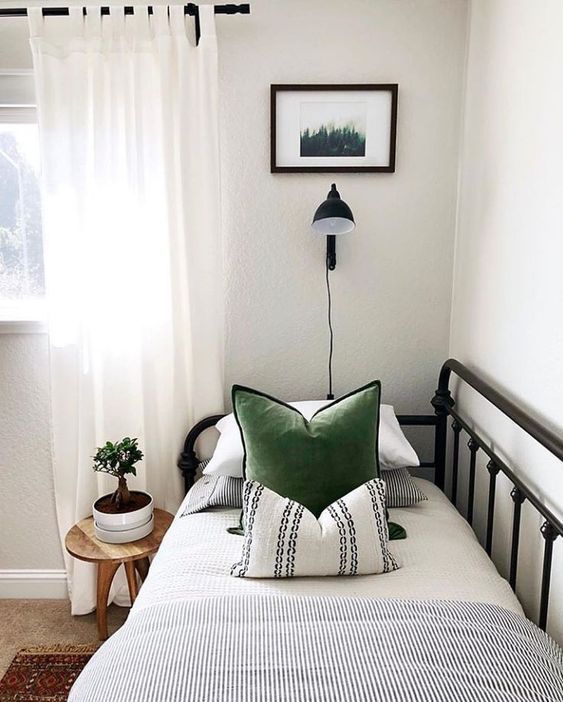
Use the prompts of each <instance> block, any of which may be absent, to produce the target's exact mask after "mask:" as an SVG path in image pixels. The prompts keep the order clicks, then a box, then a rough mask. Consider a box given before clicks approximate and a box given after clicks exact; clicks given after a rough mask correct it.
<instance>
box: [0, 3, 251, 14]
mask: <svg viewBox="0 0 563 702" xmlns="http://www.w3.org/2000/svg"><path fill="white" fill-rule="evenodd" d="M213 7H214V8H215V14H216V15H249V14H250V4H249V3H244V4H242V5H214V6H213ZM68 9H69V8H68V7H43V8H42V12H43V17H63V16H65V15H68V13H69V12H68ZM96 9H97V8H96ZM110 9H111V8H110V7H100V12H101V14H102V15H109V13H110ZM123 9H124V12H125V14H126V15H133V14H134V13H135V10H136V9H137V10H142V9H144V8H143V7H142V6H139V5H137V6H135V7H133V6H131V5H129V6H127V7H125V8H123ZM147 9H148V12H149V15H152V13H153V12H152V5H149V6H148V8H147ZM82 13H83V14H84V15H85V14H86V8H85V7H83V8H82ZM184 14H185V15H192V16H196V15H197V14H199V6H198V5H196V4H195V3H193V2H190V3H188V4H187V5H184ZM0 17H27V8H26V7H12V8H0Z"/></svg>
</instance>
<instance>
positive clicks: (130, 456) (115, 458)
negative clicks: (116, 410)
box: [93, 436, 143, 509]
mask: <svg viewBox="0 0 563 702" xmlns="http://www.w3.org/2000/svg"><path fill="white" fill-rule="evenodd" d="M137 442H138V439H130V438H129V437H128V436H126V437H125V438H124V439H122V440H121V441H118V442H116V443H115V444H112V442H111V441H108V442H106V445H105V446H101V447H100V448H98V449H96V453H95V455H94V456H93V459H94V466H93V467H94V470H96V471H100V472H102V473H109V474H110V475H114V476H115V477H116V478H117V479H118V481H119V483H118V486H117V490H116V491H115V492H114V493H113V495H112V496H111V501H112V502H115V504H116V506H117V509H120V508H121V507H123V506H125V505H128V504H129V500H130V495H129V488H128V487H127V479H126V478H125V475H126V474H127V473H132V474H133V475H137V469H136V468H135V463H138V462H139V461H140V460H142V458H143V452H142V451H141V449H140V448H139V447H138V445H137Z"/></svg>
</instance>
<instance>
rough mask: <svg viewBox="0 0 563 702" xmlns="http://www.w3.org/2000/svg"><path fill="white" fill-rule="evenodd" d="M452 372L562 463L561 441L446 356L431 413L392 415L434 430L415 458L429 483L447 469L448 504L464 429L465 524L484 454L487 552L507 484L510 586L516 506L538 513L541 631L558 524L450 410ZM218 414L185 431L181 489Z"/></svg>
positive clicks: (190, 479) (561, 530)
mask: <svg viewBox="0 0 563 702" xmlns="http://www.w3.org/2000/svg"><path fill="white" fill-rule="evenodd" d="M452 373H454V374H455V375H456V376H457V377H458V378H459V379H460V380H461V381H463V382H464V383H467V384H468V385H470V386H471V387H472V388H473V389H474V390H475V391H476V392H477V393H478V394H479V395H480V396H481V397H484V398H485V399H486V400H488V401H489V402H490V403H491V404H492V405H493V406H494V407H496V408H497V409H498V410H500V411H501V412H502V413H503V414H504V415H505V416H506V417H508V418H509V419H510V420H511V421H513V422H514V423H515V424H516V425H517V426H519V427H520V428H521V429H522V430H523V431H524V432H525V433H526V434H528V435H529V436H531V437H532V438H533V439H535V440H536V441H537V442H538V443H539V444H541V445H542V446H543V447H544V448H546V449H547V450H548V451H549V452H550V453H552V454H553V455H554V456H555V457H556V458H557V459H558V460H559V461H561V462H562V464H563V439H561V437H559V436H557V434H555V433H554V432H552V431H551V430H550V429H549V428H548V427H546V426H545V425H543V424H542V423H541V422H539V421H538V420H537V419H535V418H534V417H532V416H531V415H530V414H528V413H527V412H525V411H524V410H523V409H522V408H521V407H518V405H516V404H514V402H512V401H511V400H509V399H508V398H507V397H505V396H504V395H503V394H502V393H501V392H499V391H498V390H497V389H495V388H494V387H493V386H492V385H490V384H489V383H488V382H486V381H485V380H483V378H481V377H480V376H479V375H477V374H476V373H474V372H473V371H471V370H469V368H467V367H466V366H464V365H463V364H462V363H460V362H459V361H456V360H455V359H453V358H451V359H449V360H447V361H446V362H445V363H444V365H443V366H442V369H441V371H440V376H439V380H438V389H437V390H436V392H435V394H434V397H433V398H432V400H431V404H432V407H433V408H434V414H427V415H426V414H424V415H398V420H399V423H400V424H401V425H402V426H427V427H430V428H431V429H432V430H433V431H434V456H433V457H432V460H430V461H424V462H421V466H422V467H425V468H434V482H435V483H436V485H437V486H438V487H439V488H440V489H442V490H444V488H445V485H446V468H447V467H449V468H450V470H449V471H448V472H449V475H448V481H447V482H448V488H449V490H448V492H449V494H450V499H451V501H452V502H453V504H454V505H455V506H456V507H457V505H458V494H457V493H458V467H459V442H460V438H461V437H460V435H461V433H462V432H465V434H467V436H468V437H469V440H468V444H467V445H468V447H469V453H470V463H469V478H468V479H469V484H468V491H467V505H466V515H467V521H468V522H469V524H472V523H473V514H474V503H475V474H476V467H477V454H478V452H479V451H483V453H484V454H485V455H486V456H487V458H488V463H487V471H488V473H489V490H488V507H487V521H486V538H485V549H486V551H487V553H488V554H489V555H491V549H492V543H493V526H494V512H495V489H496V480H497V476H498V474H499V473H504V475H505V476H506V477H507V478H508V479H509V481H510V482H511V483H512V485H513V488H512V492H511V493H510V495H511V497H512V500H513V502H514V509H513V517H512V543H511V555H510V574H509V582H510V585H511V587H512V588H513V589H514V588H515V587H516V575H517V569H518V546H519V538H520V516H521V509H522V504H523V503H524V501H526V500H528V502H529V503H530V504H531V505H532V506H533V507H534V508H535V509H536V510H537V511H538V512H539V513H540V514H541V516H542V518H543V523H542V526H541V534H542V536H543V538H544V554H543V567H542V576H541V578H542V580H541V595H540V611H539V622H538V623H539V626H540V627H541V628H542V629H545V626H546V623H547V611H548V605H549V587H550V580H551V564H552V556H553V543H554V541H555V539H556V538H557V537H558V536H563V523H562V522H561V521H560V520H559V518H558V517H557V516H556V515H555V514H553V512H552V511H551V510H550V509H549V508H548V507H546V506H545V505H544V504H542V501H541V500H540V498H539V497H538V495H537V494H536V493H535V492H534V490H533V488H531V487H530V486H528V485H527V484H526V482H525V480H524V479H523V478H521V477H519V476H517V475H515V474H514V472H513V471H512V470H511V468H510V467H509V466H508V465H507V464H506V462H505V461H503V460H502V458H500V456H498V455H497V454H496V453H495V451H494V450H493V449H492V448H491V447H490V446H489V445H488V443H487V442H486V441H484V440H483V439H482V438H481V437H480V436H479V435H478V434H477V433H476V432H475V430H474V429H472V428H471V426H470V425H469V423H468V420H467V419H464V418H463V417H461V416H460V415H459V413H458V412H457V410H456V409H455V401H454V398H453V396H452V393H451V391H450V387H449V385H450V378H451V375H452ZM223 416H224V415H221V414H218V415H214V416H211V417H206V418H205V419H202V420H201V421H199V422H198V423H197V424H196V425H195V426H194V427H193V428H192V429H191V430H190V431H189V433H188V435H187V436H186V440H185V442H184V448H183V451H182V453H181V454H180V458H179V461H178V467H179V468H180V470H181V471H182V474H183V476H184V483H185V488H186V492H187V491H188V490H189V489H190V487H191V486H192V485H193V483H194V480H195V476H196V471H197V468H198V466H199V463H200V460H199V458H198V457H197V455H196V451H195V443H196V440H197V439H198V437H199V436H200V435H201V434H202V432H204V431H205V430H206V429H209V428H211V427H214V426H215V425H216V424H217V422H218V421H219V420H220V419H221V418H222V417H223ZM448 427H449V428H450V430H451V432H452V435H453V441H452V457H451V463H450V464H448V461H447V455H446V452H447V445H448V440H447V438H448V437H447V434H448Z"/></svg>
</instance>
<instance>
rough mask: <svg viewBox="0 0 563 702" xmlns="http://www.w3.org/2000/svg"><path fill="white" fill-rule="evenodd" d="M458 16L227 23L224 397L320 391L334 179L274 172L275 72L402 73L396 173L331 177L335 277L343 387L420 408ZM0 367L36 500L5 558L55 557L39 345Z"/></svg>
mask: <svg viewBox="0 0 563 702" xmlns="http://www.w3.org/2000/svg"><path fill="white" fill-rule="evenodd" d="M465 16H466V0H416V2H415V1H414V0H350V1H349V2H347V3H346V4H343V3H342V2H341V1H340V0H307V2H303V0H299V1H298V0H284V1H282V0H254V2H253V3H252V15H251V16H249V17H234V16H233V17H220V18H218V20H217V24H218V35H219V51H220V70H221V91H222V105H221V107H222V118H221V130H222V158H223V168H224V170H223V185H224V229H225V261H226V271H225V273H226V286H227V294H228V299H227V353H226V358H227V367H226V386H225V396H226V400H227V402H228V395H229V388H230V385H231V383H233V382H240V383H247V384H251V385H255V386H258V387H260V388H263V389H264V390H267V391H270V392H274V393H279V394H280V395H281V396H282V397H285V398H288V399H289V398H292V397H297V396H299V397H322V396H324V394H325V393H326V377H325V376H326V357H327V331H326V317H325V315H326V306H325V305H326V302H325V290H324V277H323V276H324V246H325V242H324V241H323V240H322V238H318V237H315V236H314V235H313V234H312V233H311V231H310V228H309V222H310V219H311V217H312V214H313V211H314V208H315V207H316V206H317V205H318V204H319V203H320V201H321V200H322V199H324V197H325V195H326V193H327V191H328V189H329V186H330V183H331V180H332V178H333V177H332V176H330V175H328V176H325V175H322V176H320V175H316V174H315V175H309V174H307V175H297V174H291V175H275V176H274V175H271V174H270V173H269V86H270V83H283V82H286V83H292V82H296V83H297V82H302V83H306V82H312V83H314V82H325V83H337V82H397V83H399V84H400V88H399V90H400V93H399V124H398V160H397V172H396V173H395V174H394V175H387V174H372V175H369V174H367V175H364V174H362V175H340V176H338V177H335V180H336V182H337V184H338V186H339V188H340V190H341V193H342V196H343V197H344V198H345V199H346V200H347V201H348V202H349V204H350V205H351V206H352V208H353V211H354V214H355V216H356V219H357V222H358V226H357V229H356V231H355V232H354V233H353V234H352V235H350V236H349V237H347V238H346V239H345V240H342V241H340V242H339V243H338V266H337V269H336V271H335V272H334V273H333V274H332V281H333V293H334V326H335V333H336V348H335V362H334V372H335V392H337V393H342V392H345V391H347V390H349V389H351V388H353V387H354V386H357V385H359V384H361V383H364V382H366V381H367V380H370V379H372V378H381V379H382V381H383V392H384V400H385V401H386V402H391V403H394V404H396V406H397V408H398V409H399V410H400V411H426V410H427V409H428V399H429V397H430V396H431V393H432V391H433V389H434V387H435V384H436V377H437V372H438V368H439V365H440V363H441V362H442V360H443V359H444V357H445V355H446V353H447V348H448V332H449V310H450V299H451V278H452V253H453V230H454V215H455V197H456V170H457V155H458V131H459V129H458V127H459V113H460V101H461V87H462V72H463V55H464V45H465ZM26 31H27V30H26V26H25V22H22V21H20V20H3V21H2V23H0V69H1V68H25V67H29V66H30V65H31V58H30V55H29V50H28V46H27V34H26ZM0 363H1V369H2V370H1V376H0V377H1V378H2V386H1V387H0V408H1V411H2V413H3V416H4V415H5V420H4V422H3V425H4V427H5V430H4V431H1V433H0V464H1V466H2V489H3V490H4V489H7V486H10V492H12V491H13V492H15V493H17V492H21V491H22V489H24V487H25V485H27V484H28V481H29V482H31V481H32V480H34V482H33V486H34V495H35V496H34V497H33V498H31V500H32V502H31V503H30V509H29V510H27V512H26V514H27V516H28V520H27V521H26V523H25V524H24V523H23V521H22V520H21V518H20V516H21V510H20V508H19V507H18V506H17V505H16V504H13V503H12V504H9V505H8V507H7V509H6V511H4V512H3V513H2V515H1V517H0V519H1V520H2V521H1V522H0V524H1V526H2V527H3V528H4V529H5V530H8V531H9V533H10V534H11V535H13V536H11V545H10V552H9V553H5V554H4V553H2V560H1V561H0V568H21V567H28V568H43V567H45V568H47V567H49V568H57V567H60V566H61V558H60V552H59V547H58V543H57V537H56V522H55V516H54V507H53V502H52V485H51V470H50V464H49V456H48V387H47V365H46V363H47V361H46V342H45V338H44V337H36V336H31V335H28V336H21V337H13V338H10V337H9V336H7V335H0ZM30 377H34V378H36V380H35V381H34V382H33V383H30V382H29V381H28V380H27V379H28V378H30ZM20 380H21V383H22V385H23V388H24V389H25V390H26V391H25V392H24V391H23V390H20V389H19V388H18V384H19V382H20ZM6 393H7V394H6ZM9 396H11V397H13V398H14V399H11V400H10V401H9V402H8V397H9ZM30 427H32V430H31V431H32V432H33V438H32V440H31V442H32V443H31V442H29V441H28V437H29V436H30ZM24 428H25V429H24ZM39 456H40V457H41V460H39ZM31 459H33V460H31ZM30 466H31V467H32V472H31V470H30ZM38 534H41V541H40V540H39V539H38V536H37V535H38Z"/></svg>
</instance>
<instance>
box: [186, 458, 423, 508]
mask: <svg viewBox="0 0 563 702" xmlns="http://www.w3.org/2000/svg"><path fill="white" fill-rule="evenodd" d="M207 463H208V461H203V462H202V464H201V465H202V466H204V465H206V464H207ZM381 478H382V479H383V480H384V481H385V489H386V495H387V497H386V504H387V507H410V506H412V505H415V504H416V503H417V502H422V501H423V500H427V499H428V498H427V497H426V495H425V494H424V493H423V492H422V490H421V489H420V488H419V487H418V485H417V484H416V483H415V482H414V480H413V479H412V476H411V474H410V473H409V471H408V470H407V468H397V469H395V470H383V471H381ZM243 482H244V481H243V479H242V478H231V477H230V476H227V475H203V476H202V477H201V478H200V479H199V480H198V481H197V482H196V483H195V485H194V486H193V487H192V488H191V490H190V491H189V492H188V495H187V497H186V502H185V504H184V510H183V512H182V514H181V515H180V516H182V517H185V516H186V515H188V514H196V513H197V512H203V511H204V510H206V509H208V508H209V507H242V485H243Z"/></svg>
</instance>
